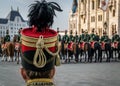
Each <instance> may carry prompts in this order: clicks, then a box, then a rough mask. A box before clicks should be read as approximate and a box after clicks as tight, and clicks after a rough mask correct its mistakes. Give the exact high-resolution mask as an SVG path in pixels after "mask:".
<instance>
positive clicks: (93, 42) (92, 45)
mask: <svg viewBox="0 0 120 86" xmlns="http://www.w3.org/2000/svg"><path fill="white" fill-rule="evenodd" d="M94 44H95V41H92V42H90V45H91V47H92V48H93V49H94Z"/></svg>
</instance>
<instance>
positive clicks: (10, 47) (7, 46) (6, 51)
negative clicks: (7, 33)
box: [1, 39, 14, 61]
mask: <svg viewBox="0 0 120 86" xmlns="http://www.w3.org/2000/svg"><path fill="white" fill-rule="evenodd" d="M1 48H2V61H4V60H6V61H7V60H8V61H11V60H12V61H13V57H14V43H13V42H6V43H5V41H4V39H3V43H2V45H1ZM5 56H6V57H7V58H6V59H5Z"/></svg>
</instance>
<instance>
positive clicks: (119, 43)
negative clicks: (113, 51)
mask: <svg viewBox="0 0 120 86" xmlns="http://www.w3.org/2000/svg"><path fill="white" fill-rule="evenodd" d="M118 59H119V60H120V42H118Z"/></svg>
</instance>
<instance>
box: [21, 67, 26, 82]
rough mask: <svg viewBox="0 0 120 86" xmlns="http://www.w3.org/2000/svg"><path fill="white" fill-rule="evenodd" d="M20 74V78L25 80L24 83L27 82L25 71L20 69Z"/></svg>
mask: <svg viewBox="0 0 120 86" xmlns="http://www.w3.org/2000/svg"><path fill="white" fill-rule="evenodd" d="M20 73H21V76H22V78H23V79H24V80H25V82H26V81H27V80H28V76H27V74H26V71H25V69H24V68H21V69H20Z"/></svg>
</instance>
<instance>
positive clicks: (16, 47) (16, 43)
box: [13, 35, 21, 64]
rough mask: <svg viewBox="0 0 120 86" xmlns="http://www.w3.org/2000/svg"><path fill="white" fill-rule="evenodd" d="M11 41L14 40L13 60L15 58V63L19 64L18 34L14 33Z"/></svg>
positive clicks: (19, 47)
mask: <svg viewBox="0 0 120 86" xmlns="http://www.w3.org/2000/svg"><path fill="white" fill-rule="evenodd" d="M13 42H14V47H15V48H14V51H15V60H17V64H19V61H20V59H19V57H20V55H21V45H20V42H19V40H18V36H17V35H15V36H14V38H13Z"/></svg>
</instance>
